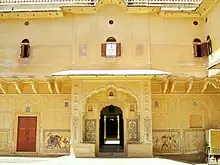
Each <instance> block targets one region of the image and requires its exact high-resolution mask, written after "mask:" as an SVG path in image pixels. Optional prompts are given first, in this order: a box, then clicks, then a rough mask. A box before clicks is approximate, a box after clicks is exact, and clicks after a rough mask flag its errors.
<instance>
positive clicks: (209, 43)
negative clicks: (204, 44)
mask: <svg viewBox="0 0 220 165" xmlns="http://www.w3.org/2000/svg"><path fill="white" fill-rule="evenodd" d="M208 53H209V54H208V55H210V54H212V41H211V40H209V41H208Z"/></svg>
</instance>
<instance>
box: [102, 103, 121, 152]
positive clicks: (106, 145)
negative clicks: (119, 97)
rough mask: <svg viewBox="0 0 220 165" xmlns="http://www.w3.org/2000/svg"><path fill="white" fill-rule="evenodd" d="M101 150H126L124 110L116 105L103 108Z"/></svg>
mask: <svg viewBox="0 0 220 165" xmlns="http://www.w3.org/2000/svg"><path fill="white" fill-rule="evenodd" d="M99 125H100V127H99V132H100V134H99V151H100V152H124V122H123V113H122V110H121V109H120V108H119V107H117V106H114V105H109V106H107V107H105V108H103V109H102V111H101V113H100V123H99Z"/></svg>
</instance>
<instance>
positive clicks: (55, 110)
mask: <svg viewBox="0 0 220 165" xmlns="http://www.w3.org/2000/svg"><path fill="white" fill-rule="evenodd" d="M70 97H71V96H70V95H31V94H30V95H4V96H3V95H2V96H0V153H1V154H4V153H9V154H10V153H15V152H16V143H17V124H18V123H17V122H18V116H37V119H38V121H37V139H36V140H37V141H36V145H37V150H36V152H37V153H40V154H43V153H46V154H47V153H54V152H55V153H68V152H69V143H68V142H66V143H65V144H64V143H63V142H62V141H61V143H62V144H60V145H61V146H63V148H60V149H54V150H51V149H50V148H46V145H47V140H48V138H49V135H51V134H52V135H59V136H61V137H62V138H63V139H64V138H68V139H67V140H69V138H70V126H71V125H70V123H71V121H70V120H71V110H70V104H69V107H65V106H64V102H65V101H70ZM26 106H29V107H30V109H31V111H30V112H28V113H26V112H25V109H26ZM49 133H50V134H49ZM48 134H49V135H48ZM63 141H64V140H63ZM52 147H53V146H51V148H52Z"/></svg>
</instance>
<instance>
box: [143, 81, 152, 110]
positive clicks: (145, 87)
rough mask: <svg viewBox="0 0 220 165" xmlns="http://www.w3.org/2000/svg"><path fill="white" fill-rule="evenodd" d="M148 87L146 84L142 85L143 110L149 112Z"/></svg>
mask: <svg viewBox="0 0 220 165" xmlns="http://www.w3.org/2000/svg"><path fill="white" fill-rule="evenodd" d="M149 94H150V92H149V86H148V85H147V84H145V85H144V110H146V111H149V110H150V107H149V106H150V99H151V98H150V96H149Z"/></svg>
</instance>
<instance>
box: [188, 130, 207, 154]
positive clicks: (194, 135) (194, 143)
mask: <svg viewBox="0 0 220 165" xmlns="http://www.w3.org/2000/svg"><path fill="white" fill-rule="evenodd" d="M184 139H185V152H195V151H196V152H201V151H204V150H205V130H203V129H185V130H184Z"/></svg>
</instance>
